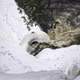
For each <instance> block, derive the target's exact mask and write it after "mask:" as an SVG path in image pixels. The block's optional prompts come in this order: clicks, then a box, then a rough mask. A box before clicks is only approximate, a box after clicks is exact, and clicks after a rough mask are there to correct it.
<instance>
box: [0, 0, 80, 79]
mask: <svg viewBox="0 0 80 80" xmlns="http://www.w3.org/2000/svg"><path fill="white" fill-rule="evenodd" d="M20 17H21V15H19V13H18V11H17V6H16V4H15V2H14V0H1V1H0V72H1V73H0V80H6V78H7V80H9V79H10V80H66V79H64V78H63V77H62V76H64V77H65V75H64V74H66V75H67V76H68V77H69V78H71V79H72V78H74V77H75V76H76V75H77V73H78V71H79V70H80V45H73V46H71V47H67V48H62V49H57V50H52V49H49V48H48V49H44V50H43V51H41V52H40V54H39V55H37V56H36V57H33V56H31V55H29V53H28V52H26V51H25V50H24V49H23V48H22V47H21V46H20V45H19V43H20V42H21V41H22V39H23V37H24V36H25V35H26V34H27V33H28V30H27V28H26V25H25V24H24V23H23V20H22V19H21V18H20ZM31 28H32V30H31V31H35V30H36V31H40V28H39V27H37V26H36V27H31ZM27 38H29V37H27ZM55 70H58V71H55ZM60 70H61V71H62V72H63V73H60V72H59V71H60ZM41 71H44V72H41ZM2 72H4V73H14V75H11V74H4V73H2ZM21 73H24V74H21ZM16 74H17V75H16ZM62 78H63V79H62ZM79 79H80V77H77V78H76V79H75V80H79Z"/></svg>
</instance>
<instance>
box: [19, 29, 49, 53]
mask: <svg viewBox="0 0 80 80" xmlns="http://www.w3.org/2000/svg"><path fill="white" fill-rule="evenodd" d="M35 41H37V42H39V43H43V42H45V43H49V42H50V38H49V36H48V35H47V34H46V33H45V32H43V31H36V30H35V31H30V32H28V33H27V35H25V36H24V38H23V40H22V41H21V43H20V46H22V48H23V49H25V50H26V51H27V52H29V53H31V52H32V51H34V49H35V48H33V47H32V46H31V45H30V43H32V42H35Z"/></svg>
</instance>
